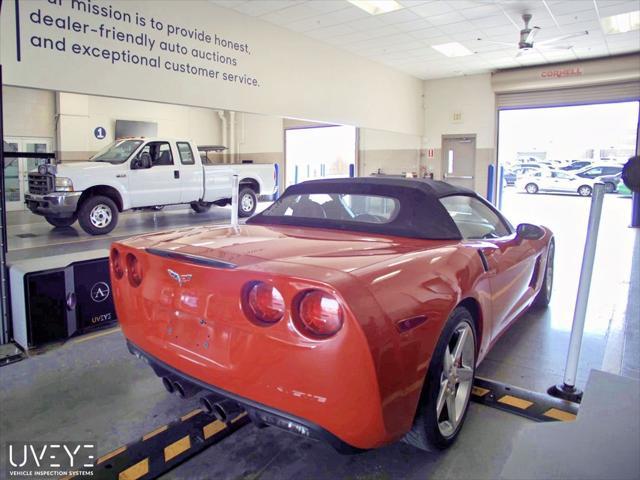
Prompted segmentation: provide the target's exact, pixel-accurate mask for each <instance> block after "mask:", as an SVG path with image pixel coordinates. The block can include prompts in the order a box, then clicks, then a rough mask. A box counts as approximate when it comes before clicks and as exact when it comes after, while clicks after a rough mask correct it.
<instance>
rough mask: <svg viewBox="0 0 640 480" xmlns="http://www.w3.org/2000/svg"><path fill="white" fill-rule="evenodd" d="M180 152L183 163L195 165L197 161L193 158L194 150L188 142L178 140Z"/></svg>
mask: <svg viewBox="0 0 640 480" xmlns="http://www.w3.org/2000/svg"><path fill="white" fill-rule="evenodd" d="M177 145H178V153H179V154H180V161H181V162H182V164H183V165H193V164H194V163H196V161H195V159H194V158H193V152H192V151H191V145H189V144H188V143H187V142H178V143H177Z"/></svg>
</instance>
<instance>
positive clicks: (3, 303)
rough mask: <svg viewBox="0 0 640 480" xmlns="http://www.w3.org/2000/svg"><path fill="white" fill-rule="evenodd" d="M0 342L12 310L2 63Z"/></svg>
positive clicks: (6, 337)
mask: <svg viewBox="0 0 640 480" xmlns="http://www.w3.org/2000/svg"><path fill="white" fill-rule="evenodd" d="M0 139H2V147H1V148H0V166H1V167H2V168H0V185H2V188H1V189H0V233H1V235H0V243H1V244H2V245H0V344H4V343H7V342H8V341H9V325H10V324H11V316H10V315H11V312H10V310H9V276H8V275H7V205H6V200H5V191H6V188H5V187H6V186H5V178H4V167H5V165H4V130H3V111H2V65H0Z"/></svg>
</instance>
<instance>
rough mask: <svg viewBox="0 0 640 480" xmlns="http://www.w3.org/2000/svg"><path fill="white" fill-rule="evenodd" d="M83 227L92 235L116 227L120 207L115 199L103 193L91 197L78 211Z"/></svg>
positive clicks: (106, 231)
mask: <svg viewBox="0 0 640 480" xmlns="http://www.w3.org/2000/svg"><path fill="white" fill-rule="evenodd" d="M78 221H79V222H80V226H81V227H82V229H83V230H84V231H85V232H87V233H88V234H90V235H105V234H107V233H109V232H111V231H112V230H113V229H114V228H116V224H117V223H118V207H116V204H115V202H114V201H113V200H111V199H110V198H109V197H105V196H103V195H96V196H95V197H89V198H87V199H86V200H85V201H84V202H82V205H80V209H79V211H78Z"/></svg>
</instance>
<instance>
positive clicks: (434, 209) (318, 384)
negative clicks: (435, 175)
mask: <svg viewBox="0 0 640 480" xmlns="http://www.w3.org/2000/svg"><path fill="white" fill-rule="evenodd" d="M553 257H554V240H553V234H552V232H551V231H550V230H548V229H547V228H545V227H540V226H537V225H531V224H521V225H519V226H518V227H517V228H513V227H512V226H511V224H510V223H509V222H508V220H506V219H505V218H504V217H503V216H502V214H500V212H498V211H497V210H496V209H495V208H494V207H493V206H492V205H491V204H489V203H488V202H487V201H486V200H484V199H483V198H481V197H480V196H478V195H477V194H476V193H475V192H473V191H472V190H468V189H463V188H459V187H455V186H453V185H449V184H447V183H444V182H437V181H433V180H423V179H420V180H418V179H399V178H380V177H373V178H372V177H361V178H348V179H331V180H316V181H309V182H303V183H301V184H297V185H293V186H291V187H289V188H288V189H287V190H286V191H285V193H284V194H283V196H282V197H280V199H278V200H277V201H276V202H275V203H273V204H272V205H271V206H270V207H269V208H267V209H266V210H265V211H263V212H261V213H259V214H258V215H257V216H255V217H253V218H252V219H250V220H248V221H247V224H246V225H241V226H240V227H228V226H220V225H217V226H213V225H211V226H197V227H192V228H186V229H181V230H178V231H173V232H162V233H153V234H147V235H143V236H139V237H135V238H132V239H128V240H124V241H119V242H115V243H114V244H113V246H112V248H111V267H110V270H111V281H112V285H113V294H114V300H115V303H116V308H117V311H118V317H119V320H120V323H121V326H122V331H123V333H124V335H125V337H126V339H127V344H128V347H129V350H130V351H131V352H132V353H134V354H135V355H136V356H138V357H141V358H144V359H145V360H146V362H147V363H148V364H149V365H150V366H151V367H152V368H153V370H154V371H155V373H156V374H157V375H158V376H160V377H162V379H163V383H164V385H165V388H167V390H170V391H175V392H177V393H178V394H180V392H182V394H183V395H182V396H184V394H185V393H187V392H191V393H192V394H196V393H200V394H201V395H203V397H202V403H203V406H204V407H205V409H206V410H207V411H209V407H207V405H209V406H210V407H211V410H212V411H214V412H217V413H218V414H220V410H222V411H224V409H225V408H229V409H236V411H237V410H238V409H239V408H240V407H242V408H244V409H245V410H246V412H247V413H248V415H249V417H250V418H251V419H252V421H253V422H254V424H255V425H257V426H258V427H262V426H269V425H271V426H276V427H278V428H282V429H285V430H288V431H290V432H292V433H296V434H298V435H301V436H303V437H304V438H315V439H320V440H324V441H327V442H329V443H330V444H332V445H333V446H335V447H336V448H338V449H341V450H344V451H354V450H362V449H371V448H378V447H382V446H384V445H387V444H390V443H392V442H395V441H398V440H401V439H403V440H404V441H406V442H408V443H411V444H412V445H414V446H417V447H418V448H422V449H425V450H434V449H435V450H438V449H443V448H446V447H448V446H450V445H451V444H452V443H453V442H454V440H455V438H456V437H457V435H458V433H459V432H460V429H461V427H462V425H463V422H464V419H465V416H466V414H467V412H468V407H469V399H470V395H471V390H472V388H473V379H474V375H475V369H476V365H478V363H479V362H480V360H481V359H482V358H484V357H485V355H486V354H487V352H488V351H489V349H490V347H491V345H492V344H493V341H494V340H495V339H496V338H498V337H499V336H500V335H501V333H503V332H504V331H505V330H506V329H507V328H508V327H509V326H510V325H511V324H512V323H513V322H514V321H515V320H516V319H517V318H518V317H520V316H521V314H522V313H523V312H524V311H525V310H526V309H527V308H529V306H531V305H538V306H540V307H545V306H547V305H548V304H549V301H550V298H551V290H552V285H553ZM487 292H493V294H492V295H488V294H487ZM525 320H526V319H525Z"/></svg>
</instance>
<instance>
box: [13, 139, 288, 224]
mask: <svg viewBox="0 0 640 480" xmlns="http://www.w3.org/2000/svg"><path fill="white" fill-rule="evenodd" d="M275 172H276V170H275V166H274V165H273V164H237V165H236V164H219V165H209V164H206V163H203V162H202V159H201V158H200V155H199V153H198V148H197V147H196V145H194V144H193V143H192V142H190V141H186V140H169V139H166V138H126V139H122V140H117V141H115V142H114V143H112V144H111V145H109V146H108V147H106V148H105V149H104V150H102V151H100V152H99V153H97V154H96V155H94V156H93V157H92V158H91V159H90V160H89V161H87V162H71V163H64V164H58V165H41V166H40V167H39V168H38V170H34V171H32V172H30V173H29V193H28V194H26V195H25V203H26V204H27V207H28V208H29V210H31V211H32V212H33V213H35V214H38V215H43V216H44V217H45V218H46V219H47V221H48V222H49V223H50V224H51V225H53V226H55V227H66V226H69V225H71V224H73V223H74V222H75V221H76V220H78V221H79V223H80V226H81V227H82V229H83V230H84V231H85V232H87V233H90V234H91V235H103V234H106V233H109V232H110V231H111V230H113V229H114V228H115V226H116V224H117V222H118V213H119V212H123V211H125V210H131V209H143V208H152V207H161V206H164V205H175V204H190V205H191V208H192V209H193V210H195V211H196V212H198V213H203V212H206V211H207V210H209V209H210V208H211V205H218V206H224V205H228V204H230V203H231V189H232V180H233V175H238V177H239V180H240V192H239V196H238V214H239V216H241V217H248V216H250V215H252V214H253V212H254V211H255V209H256V204H257V196H258V195H272V194H274V193H275V190H276V173H275Z"/></svg>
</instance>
